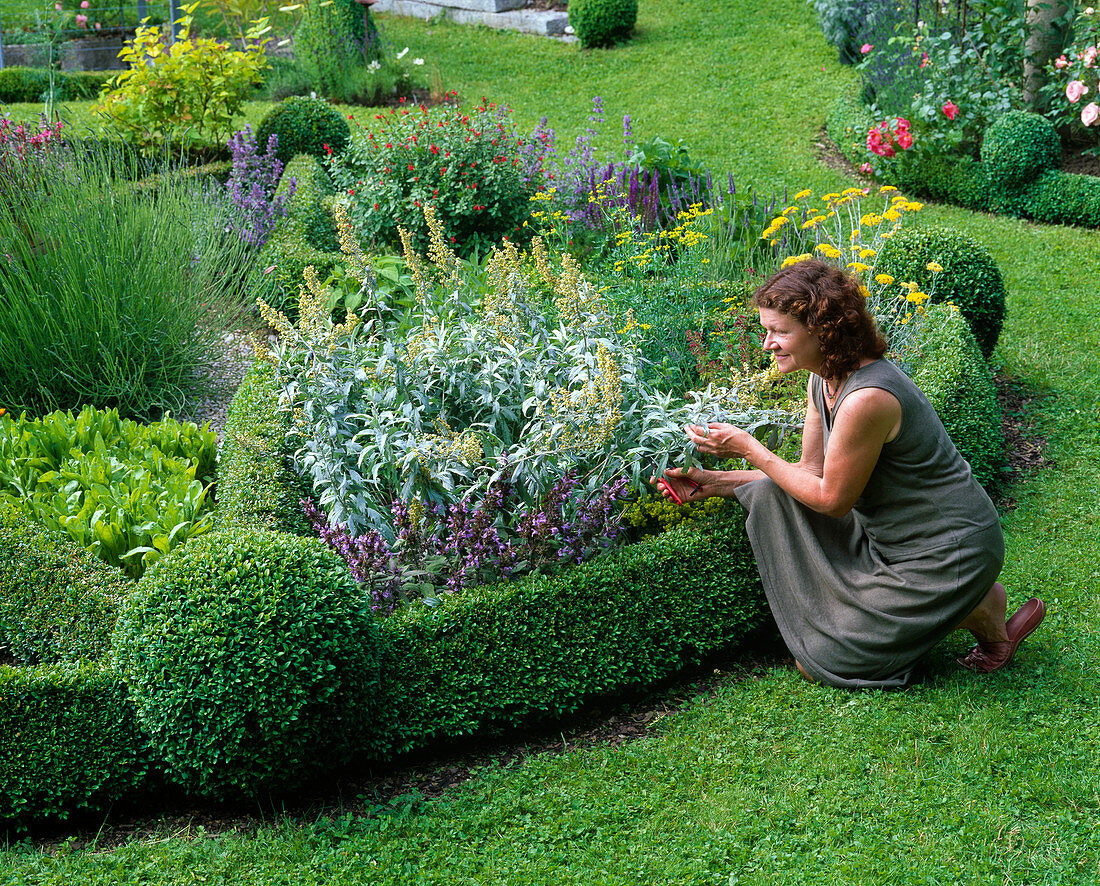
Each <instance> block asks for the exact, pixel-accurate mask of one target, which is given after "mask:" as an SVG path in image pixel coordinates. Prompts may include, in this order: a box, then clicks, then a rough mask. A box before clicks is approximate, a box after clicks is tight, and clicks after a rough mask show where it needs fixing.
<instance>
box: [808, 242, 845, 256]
mask: <svg viewBox="0 0 1100 886" xmlns="http://www.w3.org/2000/svg"><path fill="white" fill-rule="evenodd" d="M814 251H815V252H820V253H821V254H822V255H823V256H825V258H840V250H839V249H837V248H836V247H835V246H833V244H832V243H818V244H817V246H815V247H814Z"/></svg>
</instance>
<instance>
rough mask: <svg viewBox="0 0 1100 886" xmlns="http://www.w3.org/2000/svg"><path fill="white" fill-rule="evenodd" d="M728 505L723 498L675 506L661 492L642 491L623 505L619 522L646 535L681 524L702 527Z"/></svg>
mask: <svg viewBox="0 0 1100 886" xmlns="http://www.w3.org/2000/svg"><path fill="white" fill-rule="evenodd" d="M730 507H733V503H732V501H731V500H730V499H725V498H708V499H706V500H704V501H700V502H688V503H687V504H683V505H678V504H676V502H674V501H670V500H668V499H666V498H665V497H664V496H661V495H649V494H643V495H642V496H641V497H639V498H637V499H635V500H634V501H632V502H630V503H629V504H627V505H626V507H624V508H623V514H622V521H623V525H624V526H627V527H629V530H630V532H631V534H633V535H637V536H640V537H642V538H648V537H649V536H651V535H657V534H658V533H661V532H667V531H668V530H670V529H673V528H675V527H676V526H681V525H684V526H691V527H694V528H700V527H705V526H706V525H707V524H708V523H710V521H711V520H714V519H717V518H718V517H719V516H720V515H721V514H723V513H724V512H725V511H726V510H727V509H728V508H730Z"/></svg>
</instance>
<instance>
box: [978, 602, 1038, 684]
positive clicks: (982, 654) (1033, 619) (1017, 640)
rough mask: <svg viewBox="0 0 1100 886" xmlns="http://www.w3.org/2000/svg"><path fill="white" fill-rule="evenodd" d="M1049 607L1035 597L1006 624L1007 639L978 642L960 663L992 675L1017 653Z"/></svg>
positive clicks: (981, 672) (980, 672) (1013, 614)
mask: <svg viewBox="0 0 1100 886" xmlns="http://www.w3.org/2000/svg"><path fill="white" fill-rule="evenodd" d="M1046 614H1047V606H1046V603H1044V602H1043V601H1042V600H1040V599H1039V598H1038V597H1032V598H1031V599H1030V600H1028V601H1027V602H1026V603H1025V604H1024V605H1023V606H1021V607H1020V608H1019V609H1017V610H1016V611H1015V612H1014V613H1012V617H1011V618H1010V619H1009V620H1008V621H1007V622H1006V623H1005V631H1006V632H1007V633H1008V640H999V641H993V642H990V643H978V645H977V646H975V647H974V648H972V649H971V650H970V652H968V653H967V654H966V655H964V656H963V657H962V658H960V659H958V662H959V664H960V665H962V666H963V667H964V668H966V669H967V670H970V671H974V672H976V673H979V674H992V673H993V672H994V671H999V670H1000V669H1001V668H1003V667H1005V666H1006V665H1007V664H1008V663H1009V662H1010V661H1012V659H1013V657H1014V656H1015V655H1016V649H1017V648H1018V647H1019V645H1020V644H1021V643H1023V642H1024V640H1025V639H1026V638H1027V637H1029V636H1030V635H1031V634H1032V633H1033V632H1034V631H1035V629H1036V628H1037V627H1039V625H1040V624H1041V623H1042V621H1043V618H1044V617H1045V616H1046Z"/></svg>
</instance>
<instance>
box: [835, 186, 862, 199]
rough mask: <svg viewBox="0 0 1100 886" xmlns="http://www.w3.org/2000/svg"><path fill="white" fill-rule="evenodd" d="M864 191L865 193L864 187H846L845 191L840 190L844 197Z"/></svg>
mask: <svg viewBox="0 0 1100 886" xmlns="http://www.w3.org/2000/svg"><path fill="white" fill-rule="evenodd" d="M863 193H865V191H864V190H863V188H845V189H844V190H843V191H841V192H840V196H842V197H854V196H855V195H856V194H863Z"/></svg>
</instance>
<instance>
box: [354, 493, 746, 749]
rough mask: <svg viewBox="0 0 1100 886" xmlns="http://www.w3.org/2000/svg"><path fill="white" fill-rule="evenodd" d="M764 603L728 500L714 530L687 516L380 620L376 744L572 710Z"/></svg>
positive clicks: (703, 647) (404, 743)
mask: <svg viewBox="0 0 1100 886" xmlns="http://www.w3.org/2000/svg"><path fill="white" fill-rule="evenodd" d="M764 611H765V604H764V594H763V589H762V587H761V585H760V578H759V575H758V573H757V570H756V564H755V561H754V559H753V555H752V551H751V549H750V548H749V544H748V540H747V538H746V536H745V528H744V514H743V512H742V511H741V508H740V507H739V506H738V505H736V504H733V503H730V505H729V507H728V508H727V509H726V513H725V514H724V515H723V516H722V517H721V518H717V519H715V520H714V521H713V522H712V524H711V525H710V526H708V527H707V528H706V530H705V531H699V530H697V529H693V528H692V527H690V526H684V527H678V528H676V529H673V530H671V531H669V532H667V533H665V534H663V535H659V536H657V537H656V538H652V539H649V540H646V541H642V542H638V543H637V544H634V545H631V546H629V547H625V548H619V549H617V550H615V551H613V552H611V553H610V554H608V555H606V556H603V557H600V558H599V559H597V560H594V561H592V562H590V563H585V564H583V565H580V566H577V567H574V568H571V569H568V570H566V571H564V572H562V573H560V574H559V575H556V576H552V577H547V576H532V577H527V578H524V579H522V580H520V581H516V582H506V583H500V584H494V585H487V586H482V587H479V588H474V589H472V590H470V591H464V592H463V593H461V594H459V595H455V596H453V597H445V598H444V599H443V601H442V603H441V605H440V606H439V607H438V608H428V607H424V606H417V607H411V608H408V609H404V610H401V611H399V612H397V613H395V614H394V615H392V616H390V617H389V618H387V619H386V620H385V621H383V622H382V624H381V628H382V630H381V638H380V642H381V649H382V674H383V678H384V679H383V698H382V704H381V707H382V709H383V710H388V711H390V712H391V716H390V717H389V718H388V719H387V721H385V722H381V723H379V726H381V727H383V729H382V731H381V732H380V733H379V734H378V735H377V736H375V738H374V741H373V744H374V745H375V746H376V747H377V748H379V749H384V750H388V751H389V752H391V753H396V752H404V751H408V750H412V749H414V748H419V747H423V746H424V745H427V744H428V743H430V742H432V741H434V740H439V739H444V738H454V737H456V736H461V735H469V734H472V733H474V732H484V731H490V732H491V731H496V730H502V729H506V728H508V727H512V726H518V725H520V724H527V723H531V722H535V721H538V720H540V719H544V718H547V717H555V716H558V715H560V714H564V713H568V712H571V711H575V710H576V709H577V708H578V707H579V706H580V705H581V703H582V702H583V701H584V700H585V699H586V698H590V697H591V696H593V695H597V694H600V693H606V692H611V691H613V690H617V689H620V688H623V687H625V686H629V685H646V684H649V683H652V682H653V681H655V680H659V679H661V678H662V677H666V676H668V675H670V674H672V673H675V672H676V671H678V670H679V669H680V668H682V667H683V666H684V665H686V664H689V663H692V662H698V661H699V660H700V658H702V656H704V655H706V654H707V653H710V652H714V651H716V650H718V649H721V648H723V647H725V646H727V645H729V644H731V643H735V642H737V641H738V640H740V639H741V638H743V637H744V636H745V634H746V633H747V632H748V631H749V630H750V629H751V628H752V627H753V626H755V625H756V624H757V623H758V622H759V621H760V619H761V618H762V616H763V613H764Z"/></svg>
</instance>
